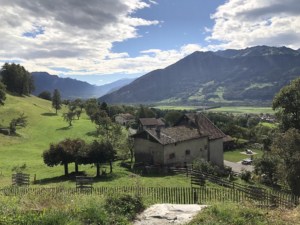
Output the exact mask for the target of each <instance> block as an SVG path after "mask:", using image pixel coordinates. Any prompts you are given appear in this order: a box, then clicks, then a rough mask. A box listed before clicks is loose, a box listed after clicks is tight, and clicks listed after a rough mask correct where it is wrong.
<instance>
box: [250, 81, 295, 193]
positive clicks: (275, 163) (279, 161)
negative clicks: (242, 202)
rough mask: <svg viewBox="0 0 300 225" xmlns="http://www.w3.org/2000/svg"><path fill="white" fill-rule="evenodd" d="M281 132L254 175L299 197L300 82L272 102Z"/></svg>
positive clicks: (265, 153) (260, 160) (273, 138)
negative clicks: (262, 177)
mask: <svg viewBox="0 0 300 225" xmlns="http://www.w3.org/2000/svg"><path fill="white" fill-rule="evenodd" d="M273 109H274V110H277V113H276V115H277V118H278V120H279V122H280V123H279V129H278V130H277V132H275V133H274V134H273V135H272V136H269V138H270V139H271V140H270V141H269V142H268V143H266V145H265V147H266V148H265V152H264V155H263V157H262V158H261V159H259V160H257V161H256V162H255V172H256V173H257V174H260V175H263V176H264V177H265V178H266V180H267V181H268V182H269V183H271V184H275V183H278V182H280V183H285V184H287V185H288V186H289V187H290V189H291V190H292V192H293V193H294V194H296V195H298V196H300V78H298V79H296V80H294V81H292V82H291V83H290V85H287V86H285V87H284V88H282V89H281V90H280V91H279V93H277V94H276V96H275V98H274V100H273Z"/></svg>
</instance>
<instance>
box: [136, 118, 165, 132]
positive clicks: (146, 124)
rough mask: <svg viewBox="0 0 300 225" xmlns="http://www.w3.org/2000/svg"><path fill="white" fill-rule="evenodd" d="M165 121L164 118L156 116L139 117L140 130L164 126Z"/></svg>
mask: <svg viewBox="0 0 300 225" xmlns="http://www.w3.org/2000/svg"><path fill="white" fill-rule="evenodd" d="M164 127H165V122H164V121H162V119H160V118H159V119H156V118H140V119H139V128H138V130H139V131H143V130H146V129H154V128H158V129H160V128H164Z"/></svg>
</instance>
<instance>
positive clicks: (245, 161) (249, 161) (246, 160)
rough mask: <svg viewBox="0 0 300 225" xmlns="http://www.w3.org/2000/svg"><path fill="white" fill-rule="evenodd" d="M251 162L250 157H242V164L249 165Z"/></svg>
mask: <svg viewBox="0 0 300 225" xmlns="http://www.w3.org/2000/svg"><path fill="white" fill-rule="evenodd" d="M252 162H253V160H252V159H244V160H243V161H242V164H243V165H251V164H252Z"/></svg>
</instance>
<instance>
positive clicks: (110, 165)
mask: <svg viewBox="0 0 300 225" xmlns="http://www.w3.org/2000/svg"><path fill="white" fill-rule="evenodd" d="M109 167H110V171H109V173H112V162H111V161H109Z"/></svg>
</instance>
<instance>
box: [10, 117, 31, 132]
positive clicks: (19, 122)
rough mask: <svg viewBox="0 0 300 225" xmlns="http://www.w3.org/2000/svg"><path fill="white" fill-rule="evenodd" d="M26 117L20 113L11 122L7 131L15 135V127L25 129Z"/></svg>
mask: <svg viewBox="0 0 300 225" xmlns="http://www.w3.org/2000/svg"><path fill="white" fill-rule="evenodd" d="M26 126H27V117H26V116H25V115H24V113H22V114H21V115H20V116H19V117H17V118H14V119H12V120H11V122H10V124H9V130H10V133H11V134H16V130H17V127H26Z"/></svg>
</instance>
